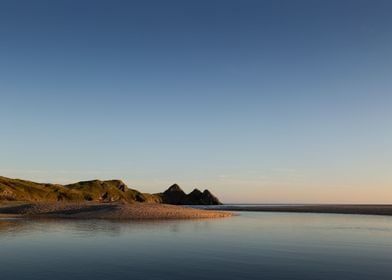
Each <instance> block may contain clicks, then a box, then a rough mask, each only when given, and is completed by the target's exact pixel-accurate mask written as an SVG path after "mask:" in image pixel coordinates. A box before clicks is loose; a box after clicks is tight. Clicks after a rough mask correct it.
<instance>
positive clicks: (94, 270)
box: [0, 212, 392, 280]
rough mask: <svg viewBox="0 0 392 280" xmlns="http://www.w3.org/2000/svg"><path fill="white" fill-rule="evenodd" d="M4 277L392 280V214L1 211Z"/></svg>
mask: <svg viewBox="0 0 392 280" xmlns="http://www.w3.org/2000/svg"><path fill="white" fill-rule="evenodd" d="M0 279H2V280H49V279H50V280H53V279H56V280H63V279H64V280H65V279H67V280H68V279H74V280H75V279H76V280H79V279H80V280H81V279H87V280H89V279H90V280H100V279H113V280H117V279H121V280H124V279H145V280H146V279H171V280H176V279H179V280H180V279H181V280H186V279H213V280H217V279H225V280H230V279H250V280H251V279H255V280H256V279H257V280H260V279H267V280H271V279H301V280H303V279H312V280H313V279H325V280H331V279H342V280H343V279H344V280H348V279H353V280H361V279H366V280H374V279H385V280H387V279H388V280H389V279H392V217H387V216H371V215H340V214H312V213H273V212H238V216H236V217H230V218H221V219H199V220H165V221H105V220H79V221H75V220H24V219H1V220H0Z"/></svg>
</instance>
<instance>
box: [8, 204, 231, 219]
mask: <svg viewBox="0 0 392 280" xmlns="http://www.w3.org/2000/svg"><path fill="white" fill-rule="evenodd" d="M231 216H233V214H232V213H228V212H221V211H208V210H200V209H192V208H188V207H182V206H175V205H167V204H152V203H151V204H150V203H134V204H126V203H19V204H17V203H13V204H0V218H18V217H19V218H31V219H36V218H62V219H121V220H127V219H128V220H141V219H203V218H224V217H231Z"/></svg>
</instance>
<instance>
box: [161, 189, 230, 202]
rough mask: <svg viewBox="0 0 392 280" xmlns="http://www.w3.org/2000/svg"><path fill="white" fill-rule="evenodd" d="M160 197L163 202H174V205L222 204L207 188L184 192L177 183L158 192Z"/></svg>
mask: <svg viewBox="0 0 392 280" xmlns="http://www.w3.org/2000/svg"><path fill="white" fill-rule="evenodd" d="M158 195H160V196H161V198H162V202H163V203H168V204H176V205H220V204H222V203H221V202H220V201H219V199H218V198H217V197H215V196H214V195H213V194H212V193H211V192H210V191H209V190H204V192H201V191H200V190H198V189H194V190H193V191H192V192H191V193H189V194H185V192H184V191H183V190H182V189H181V188H180V187H179V186H178V185H177V184H174V185H172V186H171V187H169V188H168V189H167V190H166V191H165V192H163V193H162V194H158Z"/></svg>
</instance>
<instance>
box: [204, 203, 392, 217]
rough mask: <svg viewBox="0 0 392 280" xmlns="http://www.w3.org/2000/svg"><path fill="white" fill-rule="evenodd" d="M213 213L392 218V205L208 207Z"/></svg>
mask: <svg viewBox="0 0 392 280" xmlns="http://www.w3.org/2000/svg"><path fill="white" fill-rule="evenodd" d="M203 209H208V210H211V211H238V212H241V211H247V212H286V213H319V214H351V215H378V216H392V204H308V205H283V206H282V205H259V206H256V205H249V206H246V205H241V206H236V205H232V206H231V205H223V206H208V207H205V208H203Z"/></svg>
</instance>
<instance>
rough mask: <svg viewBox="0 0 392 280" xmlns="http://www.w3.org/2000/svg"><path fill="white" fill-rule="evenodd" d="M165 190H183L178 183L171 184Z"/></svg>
mask: <svg viewBox="0 0 392 280" xmlns="http://www.w3.org/2000/svg"><path fill="white" fill-rule="evenodd" d="M165 192H183V190H182V189H181V188H180V186H179V185H177V184H173V185H171V186H170V187H169V188H168V189H167V190H166V191H165Z"/></svg>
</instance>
